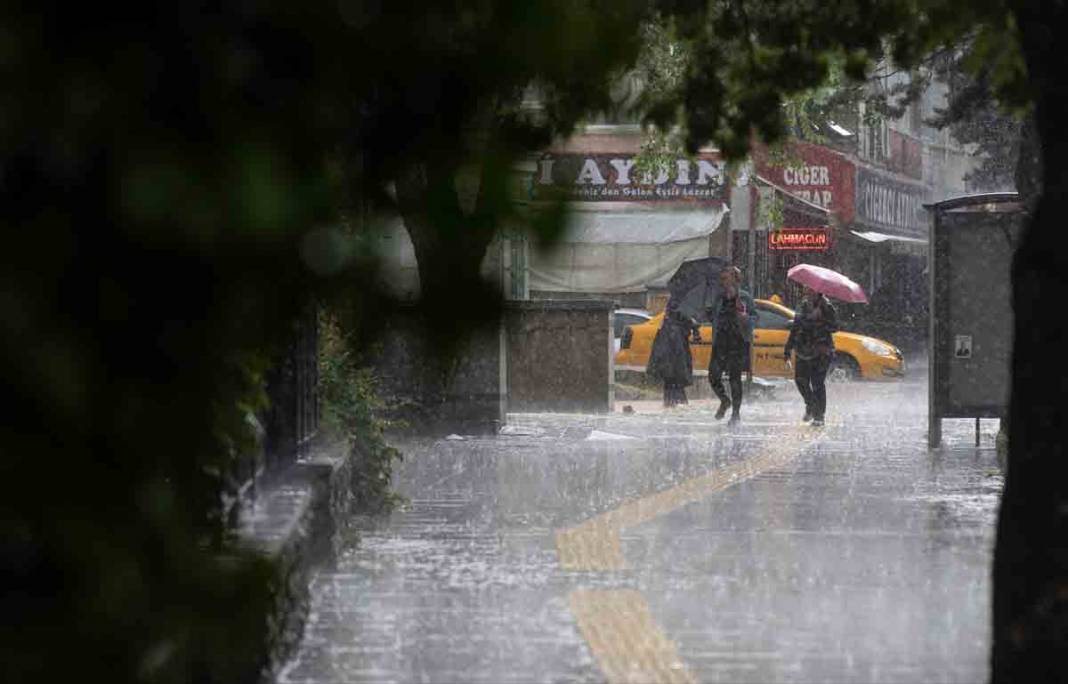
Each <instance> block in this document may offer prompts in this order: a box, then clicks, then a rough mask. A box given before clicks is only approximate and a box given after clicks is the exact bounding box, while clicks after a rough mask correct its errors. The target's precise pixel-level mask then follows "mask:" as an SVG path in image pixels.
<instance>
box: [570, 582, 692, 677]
mask: <svg viewBox="0 0 1068 684" xmlns="http://www.w3.org/2000/svg"><path fill="white" fill-rule="evenodd" d="M569 601H570V604H571V612H572V613H574V615H575V618H576V619H577V620H578V626H579V631H581V632H582V636H583V637H584V638H585V639H586V643H588V644H589V646H590V650H591V651H592V652H593V656H594V657H595V658H596V659H597V663H598V665H600V667H601V672H602V673H603V674H604V676H605V679H607V680H608V682H609V684H647V683H655V684H691V683H695V682H696V681H697V680H696V679H695V678H694V676H693V673H691V672H690V670H689V669H687V668H686V665H685V664H684V663H683V662H682V660H681V659H680V658H679V653H678V650H677V649H676V648H675V643H674V642H673V641H671V640H670V639H668V638H667V636H665V635H664V633H663V632H662V631H661V630H660V628H659V627H658V626H657V625H656V622H655V621H654V620H653V615H652V612H650V610H649V605H648V604H647V603H646V602H645V598H644V597H643V596H642V595H641V594H640V593H639V592H637V591H634V590H633V589H614V590H590V589H576V590H575V591H573V592H571V595H570V596H569Z"/></svg>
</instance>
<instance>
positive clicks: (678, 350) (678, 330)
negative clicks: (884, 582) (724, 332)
mask: <svg viewBox="0 0 1068 684" xmlns="http://www.w3.org/2000/svg"><path fill="white" fill-rule="evenodd" d="M698 330H699V328H698V327H697V324H696V323H695V322H694V321H693V320H691V319H688V318H685V317H683V316H682V315H680V314H677V313H673V312H668V313H667V314H665V315H664V322H663V323H661V325H660V330H658V331H657V333H656V337H655V338H654V339H653V348H652V350H651V351H650V352H649V364H648V365H647V366H646V368H645V373H646V375H648V376H649V377H651V378H653V379H654V380H658V381H660V382H662V383H664V384H665V385H676V386H681V387H689V386H690V385H692V384H693V356H692V355H691V354H690V335H691V334H692V333H694V332H695V331H698Z"/></svg>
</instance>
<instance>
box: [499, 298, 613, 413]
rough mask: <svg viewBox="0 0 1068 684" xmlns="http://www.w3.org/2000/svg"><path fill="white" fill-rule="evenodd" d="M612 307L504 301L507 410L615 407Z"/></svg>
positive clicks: (591, 301)
mask: <svg viewBox="0 0 1068 684" xmlns="http://www.w3.org/2000/svg"><path fill="white" fill-rule="evenodd" d="M612 308H613V307H612V303H611V302H606V301H603V300H594V299H586V300H532V301H524V302H508V307H507V310H506V313H505V330H506V337H507V357H508V380H507V386H508V411H516V412H527V411H529V412H537V411H560V412H592V413H604V412H608V411H611V410H612V408H613V401H614V395H613V385H614V368H613V362H614V357H613V353H612V352H613V346H612Z"/></svg>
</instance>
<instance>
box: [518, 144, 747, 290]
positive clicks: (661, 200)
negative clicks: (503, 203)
mask: <svg viewBox="0 0 1068 684" xmlns="http://www.w3.org/2000/svg"><path fill="white" fill-rule="evenodd" d="M598 142H601V143H605V144H604V145H603V146H600V145H597V143H598ZM613 143H614V146H615V151H613V150H608V151H606V150H605V149H604V147H613ZM639 143H640V138H634V139H633V140H623V141H622V142H621V141H619V140H618V139H601V140H599V139H598V138H597V137H596V136H585V137H580V138H577V139H575V140H572V141H569V145H568V147H566V148H563V149H560V150H554V151H550V152H548V153H546V154H544V155H541V156H540V157H539V159H538V160H537V163H536V170H535V172H534V173H533V174H532V176H531V180H530V188H529V198H530V206H531V208H532V210H534V211H537V210H538V209H539V208H544V207H549V206H553V205H555V204H557V203H559V202H560V201H564V202H566V205H567V209H568V212H567V217H566V221H565V229H564V232H563V235H562V236H561V239H560V241H559V242H558V244H556V245H555V246H554V247H553V248H550V249H544V250H536V249H531V252H530V257H529V292H530V296H531V297H532V298H554V299H561V298H572V297H591V296H593V297H601V298H607V299H611V300H613V301H615V302H616V303H617V304H619V305H621V306H640V307H645V306H647V305H648V301H647V300H648V297H649V292H650V288H654V289H655V288H656V287H657V286H658V285H660V284H662V283H663V282H665V281H666V280H667V279H668V278H669V277H670V276H671V275H672V274H673V273H674V272H675V269H677V268H678V266H679V264H680V263H682V262H683V261H684V260H686V259H689V258H695V257H702V256H723V255H725V254H726V250H727V239H726V231H727V228H726V225H725V224H726V222H725V221H724V218H725V216H726V215H727V212H728V210H727V202H728V196H729V193H728V190H727V179H726V175H725V172H726V168H725V164H724V163H723V161H722V160H721V159H720V158H719V156H718V155H717V154H715V153H713V152H709V153H706V154H701V155H698V157H697V158H696V159H685V158H682V159H678V160H676V161H675V162H674V163H673V164H671V165H670V166H669V167H668V168H665V169H662V170H661V171H660V172H659V173H657V174H655V175H652V176H650V175H646V174H642V173H640V172H639V171H638V169H637V167H636V155H637V147H638V145H639ZM598 147H600V149H598Z"/></svg>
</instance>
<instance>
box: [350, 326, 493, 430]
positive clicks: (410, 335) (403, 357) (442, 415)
mask: <svg viewBox="0 0 1068 684" xmlns="http://www.w3.org/2000/svg"><path fill="white" fill-rule="evenodd" d="M442 343H443V341H442V340H440V339H436V338H435V335H434V332H433V330H429V329H428V328H427V327H425V326H424V324H423V322H422V321H421V320H420V319H419V318H418V317H417V316H416V315H415V313H414V311H413V313H412V314H411V315H408V316H403V315H401V316H394V317H393V318H391V319H390V320H389V321H388V322H386V323H385V324H384V326H383V329H382V331H381V333H380V335H379V338H378V340H377V343H376V344H375V345H374V349H373V350H372V352H371V353H370V354H369V359H368V361H369V365H370V366H371V367H372V368H374V371H375V377H376V379H377V381H378V385H379V394H380V395H381V397H382V398H383V400H384V401H385V402H386V404H387V409H388V411H387V413H388V415H389V416H390V417H394V418H398V419H401V420H405V421H407V422H408V423H409V424H410V425H411V427H412V428H413V429H416V430H419V431H422V432H430V433H434V432H458V433H464V434H475V433H482V434H485V433H495V432H496V431H497V430H498V429H499V428H500V427H501V426H502V425H503V424H504V419H505V416H504V408H505V395H506V392H507V386H506V384H505V359H506V357H505V345H504V333H503V329H502V328H501V326H499V325H488V326H486V327H485V328H483V329H479V330H473V331H471V333H470V335H469V336H468V337H467V339H465V340H463V341H461V343H460V347H459V350H458V352H457V354H456V355H455V357H454V358H447V357H445V356H444V355H443V354H441V350H442ZM441 378H444V383H443V385H442V384H441V383H442V381H441Z"/></svg>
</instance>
